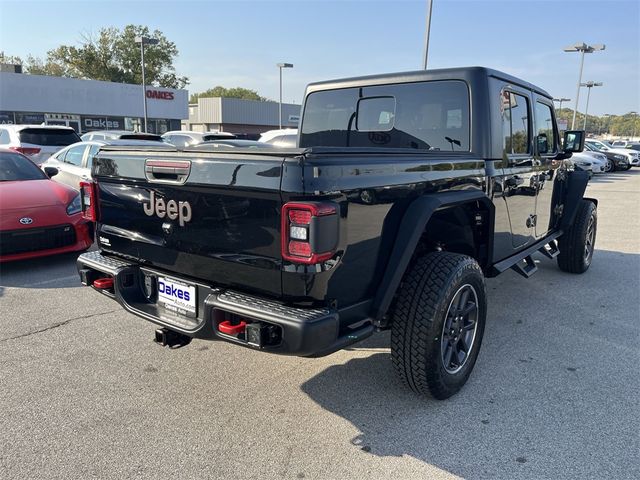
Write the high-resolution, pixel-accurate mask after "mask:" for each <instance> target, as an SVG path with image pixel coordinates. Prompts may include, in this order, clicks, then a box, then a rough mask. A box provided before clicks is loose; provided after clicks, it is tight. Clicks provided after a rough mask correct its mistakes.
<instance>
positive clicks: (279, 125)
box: [278, 63, 293, 130]
mask: <svg viewBox="0 0 640 480" xmlns="http://www.w3.org/2000/svg"><path fill="white" fill-rule="evenodd" d="M283 68H293V63H278V69H279V70H280V102H279V103H278V128H280V130H282V69H283Z"/></svg>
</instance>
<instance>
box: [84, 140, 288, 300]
mask: <svg viewBox="0 0 640 480" xmlns="http://www.w3.org/2000/svg"><path fill="white" fill-rule="evenodd" d="M164 148H165V149H167V150H169V147H168V146H165V147H164ZM171 150H173V149H171ZM237 151H238V153H237V154H231V153H217V152H216V153H215V154H214V153H209V152H184V153H183V152H179V153H175V152H174V153H170V152H166V153H165V152H162V153H161V152H151V151H146V152H140V151H138V152H136V151H129V152H122V151H120V152H116V151H114V150H109V147H103V149H102V150H101V151H100V153H99V155H98V156H97V157H96V158H95V160H94V162H95V163H94V169H93V176H94V178H95V179H96V180H97V182H98V189H99V191H98V197H99V222H98V244H99V246H100V248H101V249H103V250H106V251H112V252H116V253H119V254H124V255H127V256H129V257H133V258H136V259H139V260H140V261H141V262H144V263H145V264H147V265H150V266H153V267H156V268H158V269H160V270H166V271H167V272H169V273H171V274H172V275H174V276H179V277H181V278H184V279H187V280H188V279H189V278H193V279H199V280H201V281H202V280H205V281H208V282H210V283H211V284H212V285H224V286H238V287H242V288H243V289H245V290H246V289H249V290H254V291H256V292H261V293H266V294H270V295H280V294H281V273H280V269H281V253H280V252H281V246H280V210H281V206H282V202H281V197H280V182H281V178H282V171H283V162H284V159H283V158H282V156H277V155H273V156H267V155H263V154H256V153H254V151H252V152H250V153H249V152H247V151H246V150H245V151H240V150H237Z"/></svg>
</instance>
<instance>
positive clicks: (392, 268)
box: [372, 190, 495, 322]
mask: <svg viewBox="0 0 640 480" xmlns="http://www.w3.org/2000/svg"><path fill="white" fill-rule="evenodd" d="M471 202H481V203H482V204H484V205H485V206H486V207H487V209H488V210H489V213H490V215H489V225H488V227H489V229H490V230H489V231H490V232H491V233H490V235H489V256H488V258H489V259H491V258H492V248H493V221H494V217H495V214H494V211H495V209H494V206H493V203H492V202H491V199H490V198H489V197H488V196H487V195H486V194H485V193H484V192H483V191H481V190H460V191H453V192H443V193H436V194H433V195H424V196H422V197H420V198H417V199H415V200H414V201H413V202H411V204H410V205H409V206H408V207H407V210H406V211H405V213H404V216H403V218H402V221H401V222H400V226H399V228H398V233H397V235H396V239H395V243H394V245H393V249H392V251H391V255H390V256H389V260H388V262H387V266H386V268H385V272H384V275H383V277H382V281H381V282H380V285H379V287H378V290H377V292H376V296H375V298H374V301H373V305H372V316H373V318H374V319H375V320H376V321H377V322H379V321H380V320H382V317H383V316H384V315H385V314H386V313H387V310H388V309H389V306H390V305H391V301H392V300H393V297H394V295H395V292H396V290H397V288H398V286H399V285H400V282H401V281H402V277H403V276H404V273H405V271H406V270H407V267H408V266H409V261H410V260H411V257H412V256H413V253H414V252H415V249H416V247H417V245H418V242H419V241H420V238H421V237H422V233H423V232H424V229H425V227H426V226H427V223H429V220H430V219H431V216H432V215H433V214H434V212H436V211H437V210H440V209H443V208H447V207H453V206H457V205H462V204H466V203H471Z"/></svg>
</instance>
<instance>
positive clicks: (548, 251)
mask: <svg viewBox="0 0 640 480" xmlns="http://www.w3.org/2000/svg"><path fill="white" fill-rule="evenodd" d="M547 247H549V248H547ZM538 251H539V252H540V253H541V254H543V255H544V256H545V257H547V258H549V259H551V260H553V259H554V258H556V257H557V256H558V254H559V253H560V250H559V249H558V243H557V242H556V241H555V240H551V241H550V242H549V243H548V244H547V245H545V246H542V247H540V248H539V249H538Z"/></svg>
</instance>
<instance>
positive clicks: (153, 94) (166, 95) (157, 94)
mask: <svg viewBox="0 0 640 480" xmlns="http://www.w3.org/2000/svg"><path fill="white" fill-rule="evenodd" d="M147 98H155V99H157V100H173V92H165V91H162V90H147Z"/></svg>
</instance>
